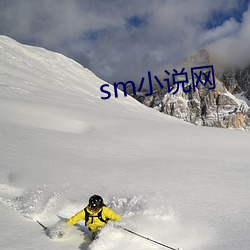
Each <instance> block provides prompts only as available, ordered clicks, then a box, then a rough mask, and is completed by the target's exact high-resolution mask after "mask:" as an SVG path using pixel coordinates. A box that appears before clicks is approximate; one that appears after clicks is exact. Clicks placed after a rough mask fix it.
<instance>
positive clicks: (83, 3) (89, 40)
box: [0, 0, 250, 83]
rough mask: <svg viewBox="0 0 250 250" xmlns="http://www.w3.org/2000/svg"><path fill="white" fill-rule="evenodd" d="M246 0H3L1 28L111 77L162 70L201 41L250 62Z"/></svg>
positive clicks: (229, 60)
mask: <svg viewBox="0 0 250 250" xmlns="http://www.w3.org/2000/svg"><path fill="white" fill-rule="evenodd" d="M249 27H250V9H249V0H248V1H247V0H219V1H218V0H210V1H207V0H178V1H177V0H154V1H152V0H126V1H125V0H105V1H104V0H71V1H68V0H60V1H59V0H44V1H33V0H22V1H19V0H13V1H9V0H1V1H0V34H3V35H7V36H10V37H12V38H14V39H16V40H17V41H19V42H22V43H28V44H31V45H36V46H41V47H44V48H47V49H49V50H53V51H57V52H60V53H63V54H65V55H67V56H69V57H71V58H73V59H75V60H77V61H78V62H80V63H81V64H82V65H83V66H85V67H87V68H89V69H90V70H91V71H93V72H94V73H95V74H97V75H98V76H99V77H101V78H102V79H105V80H107V81H108V82H110V83H113V82H118V81H129V80H133V81H135V82H140V80H141V78H142V77H143V76H145V75H147V72H148V71H151V72H152V73H153V74H155V75H157V76H160V75H161V74H164V70H166V69H167V70H169V71H171V70H172V69H173V68H174V67H175V66H176V65H179V64H181V62H182V60H183V59H184V58H186V57H187V56H189V55H191V54H193V53H194V52H196V51H197V50H199V49H200V48H204V47H206V48H209V49H210V51H211V55H212V56H211V58H212V59H213V60H214V62H215V63H216V64H218V65H231V64H235V65H246V64H248V63H250V55H249V54H248V52H249V51H250V45H249V44H250V28H249Z"/></svg>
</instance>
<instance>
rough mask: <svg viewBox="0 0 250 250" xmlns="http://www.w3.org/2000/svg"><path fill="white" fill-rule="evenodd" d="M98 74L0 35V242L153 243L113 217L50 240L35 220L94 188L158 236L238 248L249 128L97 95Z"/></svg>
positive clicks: (243, 231) (74, 205)
mask: <svg viewBox="0 0 250 250" xmlns="http://www.w3.org/2000/svg"><path fill="white" fill-rule="evenodd" d="M102 84H104V82H103V81H102V80H100V79H98V78H97V77H96V76H95V75H94V74H93V73H91V72H90V71H88V70H87V69H84V68H83V67H82V66H81V65H79V64H77V63H75V62H73V61H72V60H70V59H68V58H66V57H64V56H62V55H59V54H56V53H53V52H49V51H46V50H44V49H41V48H35V47H29V46H24V45H21V44H19V43H17V42H15V41H13V40H11V39H9V38H7V37H0V89H1V91H0V149H1V150H0V157H1V163H0V180H1V182H0V201H1V203H2V204H1V206H0V211H1V214H2V215H3V217H2V219H1V221H2V222H1V226H0V227H1V230H2V231H4V233H3V234H1V238H0V245H1V246H3V247H4V248H5V249H8V248H9V249H83V250H86V249H92V250H95V249H98V250H104V249H122V250H128V249H147V250H149V249H161V248H160V247H159V246H157V245H154V244H151V243H149V242H147V241H145V240H143V239H140V238H137V237H135V236H133V235H129V234H127V233H126V232H124V231H122V230H117V229H114V228H113V227H112V226H108V227H106V228H105V230H103V231H102V233H101V235H100V238H99V239H98V240H97V241H96V242H94V243H93V244H91V245H90V242H89V241H88V240H87V239H86V237H84V235H83V231H82V228H84V225H83V224H81V225H82V227H74V228H73V229H72V230H71V231H70V232H68V234H67V236H66V237H65V238H64V239H62V240H50V239H49V238H47V237H46V236H45V235H44V234H43V233H42V230H41V228H40V227H39V225H37V223H36V222H35V221H36V220H37V219H39V220H41V221H42V222H44V223H45V224H46V225H49V226H52V225H54V223H56V222H57V221H58V217H57V215H58V214H59V215H61V216H63V217H66V218H67V217H69V216H71V215H73V214H74V213H76V212H78V210H80V209H82V208H83V207H84V206H85V205H86V203H87V201H88V198H89V196H90V195H92V194H94V193H98V194H100V195H102V196H103V197H104V200H105V202H106V204H107V205H108V206H110V207H111V208H112V209H114V210H115V211H116V212H117V213H119V214H121V215H122V217H123V222H122V225H124V226H125V227H127V228H129V229H131V230H134V231H136V232H138V233H140V234H143V235H146V236H148V237H150V238H153V239H155V240H158V241H160V242H163V243H165V244H167V245H170V246H173V247H182V248H183V249H185V250H189V249H190V250H191V249H192V250H197V249H202V250H210V249H215V248H217V249H220V250H228V249H237V248H240V249H244V250H247V249H248V248H249V245H250V241H249V233H250V231H249V227H248V223H247V222H248V221H247V220H248V218H249V217H250V216H249V215H250V214H249V213H250V212H249V211H250V209H249V208H250V202H249V199H248V198H249V194H250V193H249V190H250V189H249V187H250V183H249V178H250V172H249V153H248V151H249V141H250V140H249V139H250V135H249V133H244V132H241V131H232V130H222V129H210V128H204V127H197V126H193V125H191V124H188V123H185V122H182V121H180V120H178V119H176V118H173V117H167V116H165V115H163V114H161V113H159V112H157V111H155V110H153V109H149V108H147V107H145V106H143V105H142V104H140V103H138V102H137V101H135V100H134V99H133V98H131V97H122V95H121V96H119V98H113V97H111V98H110V99H109V100H102V99H101V98H100V95H101V93H100V86H101V85H102ZM112 96H113V95H112ZM33 221H34V223H33ZM22 227H23V228H24V229H23V230H21V228H22ZM36 230H38V231H36ZM85 230H86V228H85ZM17 231H18V232H19V234H18V239H17V240H16V239H15V240H13V241H10V240H9V237H10V235H12V234H15V233H17Z"/></svg>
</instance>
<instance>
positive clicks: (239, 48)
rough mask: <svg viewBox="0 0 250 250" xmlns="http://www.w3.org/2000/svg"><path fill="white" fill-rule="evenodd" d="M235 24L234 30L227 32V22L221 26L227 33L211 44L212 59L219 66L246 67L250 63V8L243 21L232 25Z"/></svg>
mask: <svg viewBox="0 0 250 250" xmlns="http://www.w3.org/2000/svg"><path fill="white" fill-rule="evenodd" d="M234 22H235V21H234ZM233 26H234V28H232V32H225V30H227V29H228V27H227V24H224V25H223V26H222V27H220V29H221V30H222V32H225V33H227V35H226V36H223V37H222V38H221V39H217V40H215V41H214V42H213V43H211V44H210V46H209V50H210V52H211V55H212V61H214V62H216V64H217V65H218V67H222V66H223V67H224V68H225V67H244V66H246V65H249V64H250V54H249V51H250V8H248V10H247V11H245V13H244V15H243V18H242V21H241V22H240V23H237V24H236V23H235V24H232V25H231V27H233ZM215 32H216V31H215Z"/></svg>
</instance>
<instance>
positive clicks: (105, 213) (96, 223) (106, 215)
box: [67, 206, 122, 233]
mask: <svg viewBox="0 0 250 250" xmlns="http://www.w3.org/2000/svg"><path fill="white" fill-rule="evenodd" d="M86 209H87V212H88V213H89V219H88V221H86V222H85V223H86V225H87V226H88V228H89V229H90V231H91V232H92V233H95V232H96V231H98V229H100V228H102V227H103V226H104V225H105V224H106V223H105V222H103V221H101V220H100V219H99V218H98V214H99V213H100V211H102V213H101V215H102V219H103V220H104V221H107V220H112V221H121V220H122V219H121V217H120V216H119V215H118V214H116V213H115V212H114V211H113V210H111V209H110V208H108V207H106V206H103V207H102V208H101V209H100V210H99V211H98V212H93V211H91V210H90V209H89V208H88V207H87V208H86ZM92 216H94V217H92ZM80 220H85V211H84V209H83V210H81V211H80V212H78V213H77V214H76V215H74V216H72V217H71V218H70V219H69V220H68V221H67V224H70V225H74V224H76V223H77V222H78V221H80Z"/></svg>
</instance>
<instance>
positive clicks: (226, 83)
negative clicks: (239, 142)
mask: <svg viewBox="0 0 250 250" xmlns="http://www.w3.org/2000/svg"><path fill="white" fill-rule="evenodd" d="M212 64H213V62H211V60H210V57H209V52H208V50H206V49H202V50H200V51H198V52H197V53H195V54H194V55H192V56H190V57H188V58H187V60H186V61H185V63H184V64H183V65H184V68H185V69H186V71H189V70H190V68H191V67H201V66H207V65H212ZM215 69H216V71H215V74H216V75H215V85H216V88H215V89H214V90H209V85H208V84H207V85H206V86H203V85H202V84H199V85H198V88H197V89H196V90H195V91H194V90H193V89H191V91H190V92H188V93H185V92H184V91H183V90H182V88H181V87H180V89H179V91H178V92H177V93H176V94H172V93H173V92H174V91H172V93H171V94H170V93H169V92H168V88H164V89H159V87H158V90H155V91H154V93H153V95H152V96H148V97H145V95H143V94H145V93H146V92H148V90H144V92H143V94H141V95H140V96H134V98H136V99H137V100H138V101H140V102H141V103H143V104H144V105H146V106H148V107H151V108H154V109H156V110H158V111H160V112H162V113H164V114H167V115H170V116H174V117H177V118H180V119H182V120H184V121H187V122H190V123H192V124H195V125H202V126H208V127H219V128H233V129H243V130H249V128H250V108H249V105H248V104H249V100H248V99H247V96H248V91H249V90H248V88H249V83H250V81H249V79H250V78H249V72H248V71H247V70H241V71H240V70H238V71H228V72H224V73H223V72H221V71H218V70H217V68H216V66H215ZM190 75H191V74H189V76H190ZM188 85H190V86H192V79H191V76H190V78H189V83H188ZM234 94H237V95H234Z"/></svg>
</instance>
